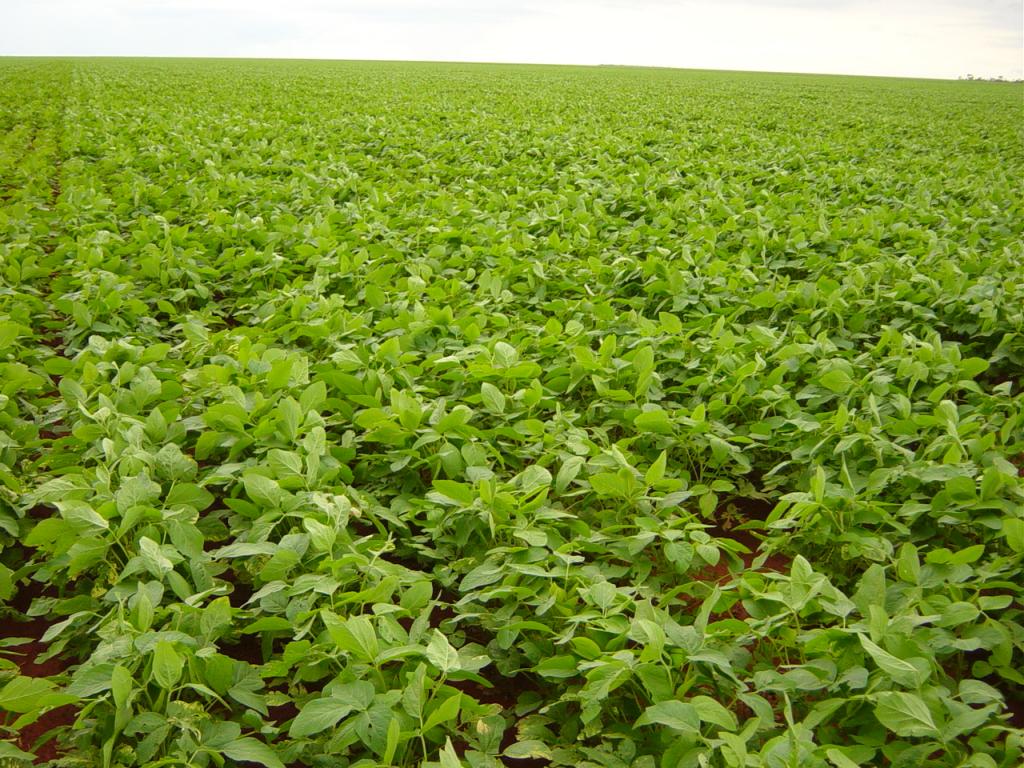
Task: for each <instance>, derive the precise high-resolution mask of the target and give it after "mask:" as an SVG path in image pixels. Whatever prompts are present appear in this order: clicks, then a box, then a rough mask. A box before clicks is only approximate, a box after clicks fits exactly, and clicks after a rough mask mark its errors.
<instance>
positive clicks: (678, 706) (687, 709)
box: [636, 701, 701, 734]
mask: <svg viewBox="0 0 1024 768" xmlns="http://www.w3.org/2000/svg"><path fill="white" fill-rule="evenodd" d="M700 720H701V718H700V715H699V713H698V711H697V707H695V706H694V705H693V704H688V703H685V702H682V701H662V702H659V703H657V704H654V705H652V706H650V707H648V708H647V709H645V710H644V713H643V714H642V715H640V719H638V720H637V721H636V725H651V724H653V723H657V724H659V725H665V726H668V727H669V728H672V729H673V730H676V731H682V732H684V733H685V732H688V733H693V734H696V733H699V732H700Z"/></svg>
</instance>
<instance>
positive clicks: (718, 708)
mask: <svg viewBox="0 0 1024 768" xmlns="http://www.w3.org/2000/svg"><path fill="white" fill-rule="evenodd" d="M690 704H691V705H693V708H694V709H695V710H696V711H697V715H698V716H699V717H700V719H701V721H702V722H705V723H711V724H712V725H717V726H718V727H719V728H724V729H725V730H727V731H735V730H736V727H737V725H736V716H735V715H734V714H733V713H732V712H730V711H729V710H728V709H726V708H725V707H724V706H722V704H720V703H719V702H717V701H715V700H714V699H712V698H711V697H710V696H694V697H693V698H692V699H690Z"/></svg>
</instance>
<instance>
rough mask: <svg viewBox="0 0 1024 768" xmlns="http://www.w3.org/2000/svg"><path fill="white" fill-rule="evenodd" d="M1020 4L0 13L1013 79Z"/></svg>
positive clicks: (586, 57)
mask: <svg viewBox="0 0 1024 768" xmlns="http://www.w3.org/2000/svg"><path fill="white" fill-rule="evenodd" d="M1022 9H1024V0H519V2H513V0H477V1H476V2H473V0H334V1H333V2H332V1H331V0H289V1H288V2H272V1H271V0H0V55H102V56H122V55H124V56H139V55H146V56H245V57H288V58H290V57H296V58H329V59H406V60H408V59H412V60H445V61H514V62H534V63H540V62H548V63H558V64H649V65H656V66H669V67H695V68H709V69H750V70H770V71H788V72H837V73H850V74H866V75H910V76H921V77H957V76H959V75H965V74H968V73H971V74H974V75H978V76H986V77H991V76H996V75H1003V76H1005V77H1013V78H1018V77H1022V76H1024V51H1022V49H1024V18H1022V17H1024V10H1022Z"/></svg>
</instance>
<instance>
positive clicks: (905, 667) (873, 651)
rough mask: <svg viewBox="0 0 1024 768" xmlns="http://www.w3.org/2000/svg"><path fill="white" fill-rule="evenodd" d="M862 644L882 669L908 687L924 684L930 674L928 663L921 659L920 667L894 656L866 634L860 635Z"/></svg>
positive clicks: (897, 681) (896, 681)
mask: <svg viewBox="0 0 1024 768" xmlns="http://www.w3.org/2000/svg"><path fill="white" fill-rule="evenodd" d="M858 637H859V638H860V644H861V645H862V646H864V650H865V651H867V652H868V654H869V655H870V656H871V658H872V659H874V662H875V664H877V665H878V666H879V668H881V669H882V671H883V672H885V673H886V674H887V675H889V677H890V678H892V680H893V681H894V682H895V683H897V684H899V685H902V686H904V687H906V688H917V687H918V686H920V685H923V684H924V682H925V681H926V680H927V679H928V677H929V675H930V670H929V669H928V663H927V661H925V660H924V659H920V660H919V663H920V667H922V668H919V667H918V666H917V665H915V664H912V663H911V662H909V661H904V660H903V659H900V658H897V657H896V656H893V655H892V654H891V653H889V652H888V651H886V650H885V649H883V648H881V647H880V646H878V645H875V643H873V642H871V640H869V639H868V638H867V637H866V636H864V635H859V636H858Z"/></svg>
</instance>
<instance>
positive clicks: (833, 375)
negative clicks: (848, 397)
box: [818, 368, 853, 395]
mask: <svg viewBox="0 0 1024 768" xmlns="http://www.w3.org/2000/svg"><path fill="white" fill-rule="evenodd" d="M818 382H819V383H820V384H821V385H822V386H823V387H825V388H826V389H829V390H831V391H832V392H835V393H836V394H837V395H842V394H845V393H846V392H849V391H850V388H851V387H852V386H853V379H852V378H850V374H848V373H847V372H846V371H843V370H841V369H839V368H833V369H832V370H831V371H829V372H828V373H825V374H823V375H822V376H821V377H820V378H819V379H818Z"/></svg>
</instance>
